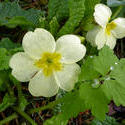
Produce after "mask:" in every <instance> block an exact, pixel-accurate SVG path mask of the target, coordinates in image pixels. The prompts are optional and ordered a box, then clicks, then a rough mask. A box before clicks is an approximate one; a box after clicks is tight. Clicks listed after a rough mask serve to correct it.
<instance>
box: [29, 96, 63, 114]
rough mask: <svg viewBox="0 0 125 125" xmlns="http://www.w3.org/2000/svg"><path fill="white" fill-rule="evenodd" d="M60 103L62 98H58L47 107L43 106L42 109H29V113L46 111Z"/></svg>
mask: <svg viewBox="0 0 125 125" xmlns="http://www.w3.org/2000/svg"><path fill="white" fill-rule="evenodd" d="M61 101H62V98H60V99H58V100H56V101H53V102H50V103H49V104H48V105H45V106H43V107H39V108H35V109H30V111H29V113H30V114H32V113H34V112H39V111H43V110H46V109H52V108H53V107H54V106H55V105H57V104H59V103H60V102H61Z"/></svg>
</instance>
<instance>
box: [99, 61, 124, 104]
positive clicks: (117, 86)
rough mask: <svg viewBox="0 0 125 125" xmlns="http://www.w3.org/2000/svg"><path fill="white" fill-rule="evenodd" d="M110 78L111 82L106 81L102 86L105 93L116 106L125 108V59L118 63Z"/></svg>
mask: <svg viewBox="0 0 125 125" xmlns="http://www.w3.org/2000/svg"><path fill="white" fill-rule="evenodd" d="M109 77H110V80H105V81H104V83H103V85H102V86H101V87H102V89H103V91H104V92H105V94H106V95H107V97H108V98H109V99H110V100H113V101H114V102H115V104H116V105H118V106H119V105H124V106H125V83H124V81H125V59H122V60H120V62H119V63H118V64H117V63H116V65H115V66H114V68H113V70H112V71H111V73H110V76H109Z"/></svg>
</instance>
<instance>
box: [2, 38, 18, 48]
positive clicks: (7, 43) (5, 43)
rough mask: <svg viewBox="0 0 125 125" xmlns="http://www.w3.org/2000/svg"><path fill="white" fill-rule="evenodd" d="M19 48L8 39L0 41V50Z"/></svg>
mask: <svg viewBox="0 0 125 125" xmlns="http://www.w3.org/2000/svg"><path fill="white" fill-rule="evenodd" d="M17 47H20V44H16V43H13V42H12V41H11V40H10V39H9V38H3V39H2V40H1V41H0V48H6V49H7V50H10V49H14V48H17Z"/></svg>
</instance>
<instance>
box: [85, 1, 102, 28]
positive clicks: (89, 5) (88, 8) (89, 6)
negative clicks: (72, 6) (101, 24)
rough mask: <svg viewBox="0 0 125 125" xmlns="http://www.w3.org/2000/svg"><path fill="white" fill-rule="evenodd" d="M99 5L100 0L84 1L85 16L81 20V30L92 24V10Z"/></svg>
mask: <svg viewBox="0 0 125 125" xmlns="http://www.w3.org/2000/svg"><path fill="white" fill-rule="evenodd" d="M98 3H100V0H86V1H85V15H84V18H83V26H84V27H83V28H85V27H86V25H87V24H89V25H87V26H90V23H92V22H93V20H94V18H93V13H94V8H95V5H96V4H98Z"/></svg>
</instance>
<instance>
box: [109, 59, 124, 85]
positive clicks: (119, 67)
mask: <svg viewBox="0 0 125 125" xmlns="http://www.w3.org/2000/svg"><path fill="white" fill-rule="evenodd" d="M110 77H111V78H113V79H115V80H116V81H117V82H118V83H120V84H121V85H123V84H124V82H125V59H121V60H120V61H119V62H118V63H115V66H114V67H113V70H112V72H111V74H110Z"/></svg>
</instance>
